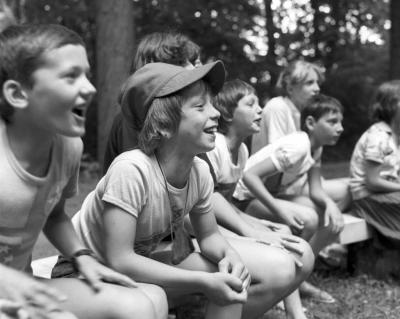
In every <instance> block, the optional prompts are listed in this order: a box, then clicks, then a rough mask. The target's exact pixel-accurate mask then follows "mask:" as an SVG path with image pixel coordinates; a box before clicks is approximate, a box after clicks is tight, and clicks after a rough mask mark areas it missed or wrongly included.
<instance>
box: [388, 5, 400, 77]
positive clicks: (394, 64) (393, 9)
mask: <svg viewBox="0 0 400 319" xmlns="http://www.w3.org/2000/svg"><path fill="white" fill-rule="evenodd" d="M390 20H391V23H392V27H391V29H390V68H389V69H390V74H389V76H390V78H391V79H395V78H396V79H399V78H400V1H398V0H392V1H391V2H390Z"/></svg>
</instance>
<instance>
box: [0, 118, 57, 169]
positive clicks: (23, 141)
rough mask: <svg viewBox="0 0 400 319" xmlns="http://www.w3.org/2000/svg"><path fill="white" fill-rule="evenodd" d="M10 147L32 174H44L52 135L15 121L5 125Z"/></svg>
mask: <svg viewBox="0 0 400 319" xmlns="http://www.w3.org/2000/svg"><path fill="white" fill-rule="evenodd" d="M7 136H8V140H9V143H10V148H11V150H12V152H13V153H14V155H15V157H16V158H17V160H18V161H19V162H20V164H21V165H22V167H23V168H24V169H26V170H27V171H28V172H30V173H32V174H34V175H38V176H41V175H44V174H45V172H46V169H47V167H48V164H49V161H50V154H51V148H52V145H53V139H54V135H49V134H48V132H47V134H46V133H45V132H43V130H38V129H36V128H31V127H30V126H29V125H26V123H21V122H19V121H15V122H14V123H11V124H9V125H7Z"/></svg>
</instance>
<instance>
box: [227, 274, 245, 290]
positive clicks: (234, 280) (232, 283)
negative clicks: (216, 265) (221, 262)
mask: <svg viewBox="0 0 400 319" xmlns="http://www.w3.org/2000/svg"><path fill="white" fill-rule="evenodd" d="M226 276H227V277H226V278H225V282H226V284H227V285H228V286H229V287H230V288H231V289H232V290H234V291H236V292H241V291H242V290H243V283H242V281H241V280H240V279H239V278H238V277H235V276H233V275H230V274H229V275H228V274H227V275H226Z"/></svg>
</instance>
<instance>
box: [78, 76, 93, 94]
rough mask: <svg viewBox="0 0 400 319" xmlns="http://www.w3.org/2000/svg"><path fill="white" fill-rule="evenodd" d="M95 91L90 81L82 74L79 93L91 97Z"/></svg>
mask: <svg viewBox="0 0 400 319" xmlns="http://www.w3.org/2000/svg"><path fill="white" fill-rule="evenodd" d="M95 93H96V88H95V87H94V85H93V84H92V82H90V80H89V79H88V78H87V77H86V76H84V79H83V83H82V88H81V94H82V95H83V96H85V97H86V98H90V97H92V96H93V95H94V94H95Z"/></svg>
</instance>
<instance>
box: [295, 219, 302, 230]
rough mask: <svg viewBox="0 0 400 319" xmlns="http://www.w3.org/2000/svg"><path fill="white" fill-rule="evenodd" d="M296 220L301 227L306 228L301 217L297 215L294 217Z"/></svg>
mask: <svg viewBox="0 0 400 319" xmlns="http://www.w3.org/2000/svg"><path fill="white" fill-rule="evenodd" d="M294 220H295V221H296V223H297V224H298V225H299V226H300V227H301V229H303V228H304V221H303V220H302V219H301V218H300V217H297V216H295V217H294Z"/></svg>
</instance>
